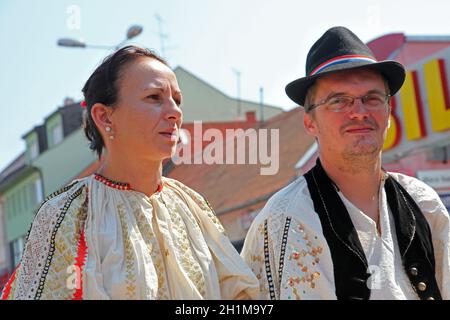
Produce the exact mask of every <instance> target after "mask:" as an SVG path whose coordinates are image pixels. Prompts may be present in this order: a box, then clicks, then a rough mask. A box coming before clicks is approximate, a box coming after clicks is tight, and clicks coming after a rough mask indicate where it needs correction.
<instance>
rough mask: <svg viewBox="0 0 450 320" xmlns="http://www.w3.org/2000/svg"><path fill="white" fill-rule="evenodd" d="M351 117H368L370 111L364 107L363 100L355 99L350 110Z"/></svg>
mask: <svg viewBox="0 0 450 320" xmlns="http://www.w3.org/2000/svg"><path fill="white" fill-rule="evenodd" d="M350 115H351V116H353V117H367V115H368V111H367V109H366V106H365V105H364V103H363V101H362V98H355V100H353V104H352V106H351V108H350Z"/></svg>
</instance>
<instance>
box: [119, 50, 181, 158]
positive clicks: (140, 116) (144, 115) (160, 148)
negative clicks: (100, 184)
mask: <svg viewBox="0 0 450 320" xmlns="http://www.w3.org/2000/svg"><path fill="white" fill-rule="evenodd" d="M180 105H181V91H180V88H179V87H178V83H177V79H176V77H175V74H174V73H173V71H172V70H171V69H170V68H169V67H167V66H166V65H165V64H163V63H161V62H160V61H158V60H155V59H152V58H147V57H143V58H139V59H137V60H135V61H133V62H130V63H129V64H128V65H126V66H125V67H124V69H123V70H121V74H120V77H119V81H118V100H117V103H116V107H115V108H114V111H113V112H112V114H111V122H112V132H113V133H114V140H112V141H110V142H111V144H110V146H111V148H114V149H116V150H118V151H119V152H123V154H124V155H127V156H130V157H133V156H137V157H138V158H144V159H145V160H151V161H160V160H162V159H165V158H170V157H171V156H172V155H173V153H174V152H175V148H176V145H177V141H178V137H179V129H180V127H181V123H182V120H183V113H182V111H181V109H180Z"/></svg>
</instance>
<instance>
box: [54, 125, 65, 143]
mask: <svg viewBox="0 0 450 320" xmlns="http://www.w3.org/2000/svg"><path fill="white" fill-rule="evenodd" d="M63 138H64V136H63V130H62V125H61V124H58V125H56V126H55V127H53V128H52V141H53V145H56V144H58V143H60V142H61V141H63Z"/></svg>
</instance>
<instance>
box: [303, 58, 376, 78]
mask: <svg viewBox="0 0 450 320" xmlns="http://www.w3.org/2000/svg"><path fill="white" fill-rule="evenodd" d="M355 61H365V62H378V61H377V60H375V59H374V58H372V57H369V56H362V55H345V56H339V57H335V58H333V59H330V60H327V61H325V62H324V63H321V64H320V65H319V66H317V67H316V68H315V69H314V70H313V71H311V73H310V74H309V76H313V75H315V74H316V73H319V72H322V71H324V70H325V69H327V68H329V67H331V66H334V65H336V64H342V63H347V62H355Z"/></svg>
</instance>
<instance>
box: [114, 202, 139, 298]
mask: <svg viewBox="0 0 450 320" xmlns="http://www.w3.org/2000/svg"><path fill="white" fill-rule="evenodd" d="M117 212H118V214H119V219H120V224H121V229H122V238H123V244H124V247H125V268H126V280H125V281H126V284H127V285H126V293H125V295H126V297H127V299H130V300H131V299H136V270H135V266H134V254H133V246H132V244H131V240H130V235H129V232H128V224H127V222H126V217H125V208H124V205H123V203H120V204H119V205H117Z"/></svg>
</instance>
